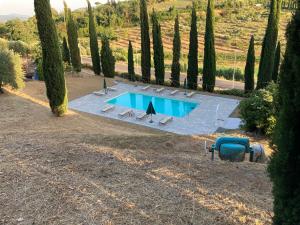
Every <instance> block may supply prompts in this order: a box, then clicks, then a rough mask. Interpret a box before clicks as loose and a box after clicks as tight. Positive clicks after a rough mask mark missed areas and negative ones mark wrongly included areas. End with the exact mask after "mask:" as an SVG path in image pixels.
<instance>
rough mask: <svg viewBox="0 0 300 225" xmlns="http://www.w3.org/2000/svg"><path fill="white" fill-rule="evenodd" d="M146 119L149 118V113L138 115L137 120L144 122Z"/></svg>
mask: <svg viewBox="0 0 300 225" xmlns="http://www.w3.org/2000/svg"><path fill="white" fill-rule="evenodd" d="M146 117H147V113H141V114H139V115H137V117H136V118H137V119H139V120H142V119H144V118H146Z"/></svg>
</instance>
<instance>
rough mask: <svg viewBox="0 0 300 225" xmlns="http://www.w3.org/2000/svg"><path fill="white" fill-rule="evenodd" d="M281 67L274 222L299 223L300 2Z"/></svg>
mask: <svg viewBox="0 0 300 225" xmlns="http://www.w3.org/2000/svg"><path fill="white" fill-rule="evenodd" d="M286 39H287V47H286V52H285V56H284V60H283V63H282V66H281V71H280V82H279V97H280V101H279V102H280V106H279V107H278V108H279V116H278V123H277V127H276V132H275V135H274V139H273V142H274V144H275V151H274V152H273V154H272V156H271V161H270V164H269V167H268V171H269V174H270V177H271V181H272V182H273V196H274V205H273V208H274V217H273V224H274V225H295V224H300V195H299V193H300V179H299V174H300V151H299V144H300V139H299V137H300V117H299V115H300V104H299V102H300V95H299V93H300V54H299V43H300V2H299V1H298V9H297V11H296V13H295V14H294V15H293V18H292V20H291V22H290V23H289V25H288V28H287V32H286Z"/></svg>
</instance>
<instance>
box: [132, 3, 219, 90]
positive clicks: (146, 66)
mask: <svg viewBox="0 0 300 225" xmlns="http://www.w3.org/2000/svg"><path fill="white" fill-rule="evenodd" d="M151 20H152V35H153V52H154V68H155V77H156V83H157V84H163V83H164V76H165V66H164V51H163V42H162V37H161V26H160V23H159V21H158V18H157V14H156V12H155V11H153V13H152V15H151ZM140 26H141V49H142V56H141V67H142V80H143V82H146V83H149V82H150V79H151V53H150V35H149V21H148V13H147V2H146V0H141V1H140ZM130 44H131V42H130ZM131 48H132V45H131V46H129V49H128V56H130V60H131V59H133V56H131V54H132V50H131ZM180 55H181V40H180V32H179V18H178V15H177V16H176V18H175V24H174V38H173V61H172V67H171V85H172V86H174V87H179V86H180ZM132 63H133V62H129V60H128V64H130V65H128V67H130V68H132ZM203 69H204V70H203V89H204V90H206V91H210V92H212V91H213V90H214V86H215V76H216V53H215V43H214V0H209V1H208V5H207V19H206V32H205V49H204V66H203ZM131 71H132V70H131ZM131 71H128V73H129V74H132V72H131ZM198 73H199V72H198V30H197V13H196V6H195V4H193V8H192V13H191V30H190V45H189V53H188V69H187V86H188V88H190V89H197V87H198Z"/></svg>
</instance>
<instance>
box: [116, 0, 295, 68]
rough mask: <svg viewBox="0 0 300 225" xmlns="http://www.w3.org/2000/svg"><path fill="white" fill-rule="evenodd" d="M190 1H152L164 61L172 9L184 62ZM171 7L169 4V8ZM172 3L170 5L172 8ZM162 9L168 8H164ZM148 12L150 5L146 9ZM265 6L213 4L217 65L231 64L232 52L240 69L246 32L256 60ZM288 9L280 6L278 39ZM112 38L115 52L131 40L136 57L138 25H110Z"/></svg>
mask: <svg viewBox="0 0 300 225" xmlns="http://www.w3.org/2000/svg"><path fill="white" fill-rule="evenodd" d="M191 4H192V1H181V0H177V1H168V2H163V3H157V4H154V5H153V8H154V9H155V10H158V11H160V18H161V20H162V36H163V42H164V49H165V56H166V63H167V64H170V63H171V60H172V41H173V26H174V25H173V24H174V22H173V21H174V19H173V18H174V17H175V15H176V12H178V13H179V17H180V30H181V39H182V53H183V55H182V64H183V66H184V64H187V53H188V45H189V30H190V10H189V9H188V8H189V6H190V5H191ZM170 7H171V8H170ZM173 7H174V8H173ZM166 9H169V10H168V11H167V12H166ZM148 11H150V12H151V8H150V9H148ZM268 13H269V11H268V8H266V7H264V6H259V5H258V6H256V5H245V6H242V7H239V8H236V9H234V8H217V9H216V23H215V35H216V36H215V38H216V40H215V41H216V51H217V60H218V62H217V66H218V67H219V68H221V67H234V66H235V63H234V62H235V55H236V66H237V67H238V68H240V69H241V70H243V69H244V64H245V57H246V52H247V48H248V43H249V39H250V36H251V35H252V34H253V35H254V36H255V45H256V46H255V47H256V55H257V64H258V61H259V56H260V51H261V43H262V40H263V37H264V34H265V27H266V24H267V19H268ZM205 14H206V13H205V5H203V6H201V7H199V10H198V31H199V46H200V48H199V51H200V52H199V61H200V65H201V64H202V59H203V47H204V32H205V16H206V15H205ZM290 16H291V11H287V10H283V11H282V16H281V22H280V33H279V40H280V41H281V42H282V43H283V46H284V44H285V38H284V34H285V28H286V25H287V23H288V21H289V19H290ZM113 31H114V33H115V35H116V37H117V38H116V40H114V41H113V42H112V45H113V47H114V48H115V51H116V54H117V56H119V55H126V51H127V45H128V40H131V41H132V42H133V47H134V51H135V53H136V54H135V55H136V60H138V59H139V51H140V30H139V26H138V25H135V26H131V27H117V28H114V29H113ZM117 58H118V57H117ZM256 69H257V68H256Z"/></svg>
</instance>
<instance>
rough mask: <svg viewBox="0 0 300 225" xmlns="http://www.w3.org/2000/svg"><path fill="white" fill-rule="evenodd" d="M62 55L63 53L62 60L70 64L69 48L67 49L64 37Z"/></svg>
mask: <svg viewBox="0 0 300 225" xmlns="http://www.w3.org/2000/svg"><path fill="white" fill-rule="evenodd" d="M62 55H63V61H64V62H65V63H68V64H69V65H70V64H71V59H70V50H69V47H68V43H67V40H66V38H65V37H64V38H63V52H62Z"/></svg>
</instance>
